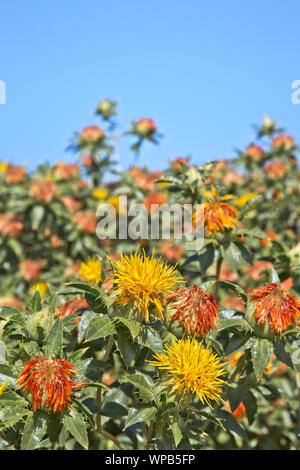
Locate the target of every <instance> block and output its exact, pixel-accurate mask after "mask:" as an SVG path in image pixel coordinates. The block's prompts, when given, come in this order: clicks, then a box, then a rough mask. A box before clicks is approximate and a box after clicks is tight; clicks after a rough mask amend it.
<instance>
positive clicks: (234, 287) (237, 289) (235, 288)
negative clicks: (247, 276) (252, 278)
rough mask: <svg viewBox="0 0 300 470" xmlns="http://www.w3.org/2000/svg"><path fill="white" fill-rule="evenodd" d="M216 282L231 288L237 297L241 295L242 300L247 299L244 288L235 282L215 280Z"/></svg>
mask: <svg viewBox="0 0 300 470" xmlns="http://www.w3.org/2000/svg"><path fill="white" fill-rule="evenodd" d="M216 282H218V283H219V284H220V285H221V286H224V287H228V288H229V289H231V290H233V291H234V292H235V293H236V294H237V295H238V296H239V297H241V298H242V299H243V300H245V301H247V299H248V297H247V293H246V291H245V289H243V288H242V287H241V286H240V285H239V284H237V283H236V282H231V281H219V280H218V281H216Z"/></svg>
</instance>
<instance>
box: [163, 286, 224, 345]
mask: <svg viewBox="0 0 300 470" xmlns="http://www.w3.org/2000/svg"><path fill="white" fill-rule="evenodd" d="M167 302H168V303H170V307H171V308H175V309H176V311H175V312H174V313H172V314H171V315H170V319H173V320H175V319H176V320H178V321H179V323H182V324H183V326H184V327H185V329H186V330H187V332H188V333H191V334H193V335H197V336H202V337H204V336H205V335H206V334H207V333H208V332H209V331H210V330H212V329H213V328H214V327H215V325H216V321H217V317H218V313H219V309H218V306H217V304H216V302H215V300H214V296H213V295H212V294H211V293H208V292H205V291H204V290H203V289H201V287H199V286H196V285H194V286H193V287H192V288H189V287H179V288H178V289H175V291H174V292H173V293H172V294H170V295H168V296H167Z"/></svg>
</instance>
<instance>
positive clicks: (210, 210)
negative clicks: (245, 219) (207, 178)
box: [193, 186, 238, 237]
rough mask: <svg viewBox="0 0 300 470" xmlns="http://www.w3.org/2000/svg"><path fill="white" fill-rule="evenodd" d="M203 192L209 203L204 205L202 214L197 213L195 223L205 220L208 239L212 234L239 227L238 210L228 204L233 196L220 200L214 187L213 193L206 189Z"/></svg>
mask: <svg viewBox="0 0 300 470" xmlns="http://www.w3.org/2000/svg"><path fill="white" fill-rule="evenodd" d="M202 191H203V194H204V196H205V197H206V199H208V202H206V203H205V204H203V205H202V209H203V210H202V211H200V214H199V213H198V211H196V213H195V214H194V216H193V222H194V223H196V224H197V223H198V222H200V221H201V219H202V218H203V222H204V227H205V232H206V235H207V236H208V237H209V236H210V235H211V233H212V232H214V233H215V234H216V233H218V232H220V231H224V230H225V229H229V228H231V227H233V226H235V225H237V223H238V221H237V219H236V217H237V215H238V210H237V208H236V207H234V206H232V205H231V204H229V203H228V202H226V201H227V200H228V199H232V198H233V196H232V195H231V194H226V195H225V196H222V197H221V198H219V194H218V192H217V191H216V190H215V188H214V186H212V187H211V192H207V191H206V190H205V189H203V190H202Z"/></svg>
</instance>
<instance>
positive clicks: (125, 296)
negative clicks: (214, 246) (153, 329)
mask: <svg viewBox="0 0 300 470" xmlns="http://www.w3.org/2000/svg"><path fill="white" fill-rule="evenodd" d="M111 263H112V265H113V268H114V282H115V284H116V287H115V292H116V293H117V294H118V298H117V302H118V303H119V305H126V304H128V303H129V302H131V301H133V300H134V301H135V302H136V305H137V308H138V311H139V312H144V315H145V321H146V322H149V307H150V305H153V306H154V315H155V316H158V317H161V318H163V313H162V312H163V308H164V306H165V295H167V294H169V293H170V292H171V291H172V289H173V287H174V286H175V285H176V284H177V283H179V282H181V281H182V278H181V276H180V274H179V273H178V272H177V270H176V268H175V267H173V266H168V265H167V264H166V263H165V262H163V261H162V260H161V258H159V259H156V258H155V254H154V250H153V252H152V256H151V258H150V257H148V256H146V254H145V252H144V251H142V252H139V251H138V250H137V251H136V252H135V253H134V254H132V253H131V254H130V255H129V256H127V255H123V254H121V260H120V261H115V260H113V259H111Z"/></svg>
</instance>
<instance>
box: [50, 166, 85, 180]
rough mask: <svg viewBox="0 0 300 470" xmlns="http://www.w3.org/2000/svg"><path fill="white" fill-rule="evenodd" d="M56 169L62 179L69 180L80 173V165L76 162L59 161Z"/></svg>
mask: <svg viewBox="0 0 300 470" xmlns="http://www.w3.org/2000/svg"><path fill="white" fill-rule="evenodd" d="M54 169H55V173H56V174H57V176H58V177H59V178H60V179H62V180H68V179H69V178H72V177H73V176H77V175H78V173H79V166H78V165H77V164H76V163H65V162H57V163H56V165H55V166H54Z"/></svg>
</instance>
